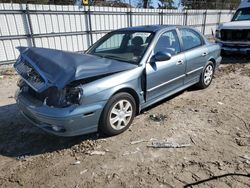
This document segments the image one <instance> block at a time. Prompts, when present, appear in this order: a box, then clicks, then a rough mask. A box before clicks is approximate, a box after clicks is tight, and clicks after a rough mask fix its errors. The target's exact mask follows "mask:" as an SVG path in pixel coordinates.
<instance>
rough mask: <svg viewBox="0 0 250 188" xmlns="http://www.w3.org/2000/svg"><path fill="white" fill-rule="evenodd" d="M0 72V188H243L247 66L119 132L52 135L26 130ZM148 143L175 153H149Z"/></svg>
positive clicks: (234, 66) (248, 150)
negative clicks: (164, 143)
mask: <svg viewBox="0 0 250 188" xmlns="http://www.w3.org/2000/svg"><path fill="white" fill-rule="evenodd" d="M0 69H1V67H0ZM1 70H2V71H0V75H1V76H0V96H1V98H0V187H116V188H117V187H191V186H193V187H235V188H236V187H237V188H238V187H250V177H249V174H250V61H248V60H246V59H244V58H242V57H238V58H233V57H227V58H226V59H224V60H223V64H222V65H221V67H220V69H219V70H218V71H217V73H216V75H215V78H214V80H213V83H212V85H211V86H210V87H209V88H207V89H205V90H197V89H195V88H190V89H188V90H186V91H184V92H181V93H179V94H177V95H175V96H174V97H171V98H168V99H166V100H164V101H162V102H160V103H158V104H156V105H154V106H152V107H150V108H148V109H147V110H145V111H144V112H143V113H142V114H140V115H139V116H137V117H136V119H135V121H134V124H133V125H132V126H131V128H130V129H129V130H128V131H126V132H125V133H123V134H121V135H118V136H115V137H108V138H106V137H104V136H102V135H99V134H91V135H86V136H79V137H72V138H60V137H56V136H53V135H49V134H47V133H45V132H43V131H42V130H40V129H38V128H36V127H35V126H32V125H31V124H30V123H28V122H27V121H26V120H25V119H24V118H23V117H22V116H21V115H20V113H19V111H18V109H17V106H16V104H15V100H14V97H13V96H14V93H15V90H16V81H17V75H15V73H14V71H13V70H12V69H9V68H8V67H7V68H4V69H1ZM156 141H167V142H169V143H174V144H180V145H181V144H184V145H185V146H187V147H183V148H151V147H148V146H149V145H151V144H152V143H153V142H156Z"/></svg>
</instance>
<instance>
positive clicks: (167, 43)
mask: <svg viewBox="0 0 250 188" xmlns="http://www.w3.org/2000/svg"><path fill="white" fill-rule="evenodd" d="M180 51H181V50H180V43H179V39H178V36H177V33H176V30H170V31H167V32H165V33H163V34H162V35H161V36H160V37H159V39H158V42H157V43H156V46H155V48H154V52H153V55H154V54H156V53H157V52H168V53H170V54H171V56H172V57H171V59H170V60H167V61H153V62H152V61H151V62H150V63H147V65H146V74H147V94H146V96H147V101H150V100H154V99H156V98H158V97H160V96H162V95H164V94H167V93H168V92H171V91H173V90H175V89H177V88H179V87H181V86H183V82H184V77H185V66H186V65H185V56H184V54H183V53H180Z"/></svg>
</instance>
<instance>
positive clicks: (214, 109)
mask: <svg viewBox="0 0 250 188" xmlns="http://www.w3.org/2000/svg"><path fill="white" fill-rule="evenodd" d="M210 111H211V112H212V113H214V114H217V113H218V109H216V108H213V109H211V110H210Z"/></svg>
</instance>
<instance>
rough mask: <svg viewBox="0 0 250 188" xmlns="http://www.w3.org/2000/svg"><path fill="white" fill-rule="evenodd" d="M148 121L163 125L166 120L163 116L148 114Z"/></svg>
mask: <svg viewBox="0 0 250 188" xmlns="http://www.w3.org/2000/svg"><path fill="white" fill-rule="evenodd" d="M149 119H150V120H151V121H154V122H157V123H164V121H166V119H167V116H166V115H164V114H150V115H149Z"/></svg>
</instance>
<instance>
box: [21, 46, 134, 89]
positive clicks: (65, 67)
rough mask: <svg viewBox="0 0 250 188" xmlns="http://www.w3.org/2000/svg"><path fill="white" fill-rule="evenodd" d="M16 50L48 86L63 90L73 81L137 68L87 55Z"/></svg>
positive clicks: (48, 50)
mask: <svg viewBox="0 0 250 188" xmlns="http://www.w3.org/2000/svg"><path fill="white" fill-rule="evenodd" d="M18 49H19V51H20V53H21V57H22V58H23V59H25V60H26V61H27V62H28V63H30V64H31V65H32V67H33V68H35V69H36V71H37V72H39V73H41V74H43V75H44V76H45V77H46V78H47V79H48V82H49V85H50V86H56V87H58V88H63V87H65V86H66V85H67V84H69V83H70V82H72V81H75V80H80V79H84V78H89V77H94V76H100V75H106V74H111V73H116V72H120V71H125V70H129V69H133V68H136V67H137V65H133V64H130V63H126V62H121V61H117V60H112V59H107V58H101V57H98V56H93V55H89V54H79V53H73V52H65V51H61V50H54V49H46V48H26V47H19V48H18ZM17 63H18V61H17ZM48 87H49V86H48Z"/></svg>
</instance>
